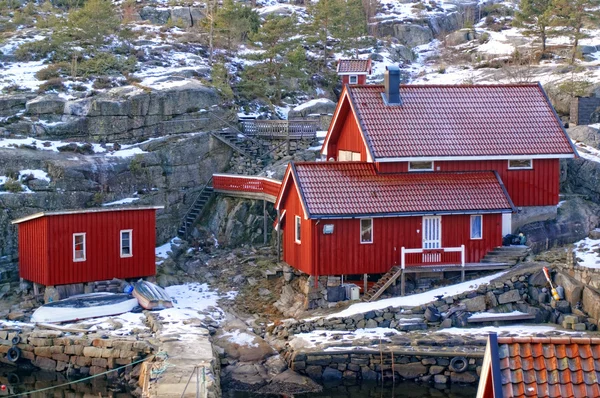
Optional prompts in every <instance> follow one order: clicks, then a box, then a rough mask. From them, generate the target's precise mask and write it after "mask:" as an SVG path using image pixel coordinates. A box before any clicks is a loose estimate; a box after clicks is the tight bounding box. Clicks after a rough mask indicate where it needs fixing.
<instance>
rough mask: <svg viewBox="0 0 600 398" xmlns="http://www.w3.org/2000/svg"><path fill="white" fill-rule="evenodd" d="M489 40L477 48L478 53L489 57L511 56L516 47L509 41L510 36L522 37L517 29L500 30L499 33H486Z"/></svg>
mask: <svg viewBox="0 0 600 398" xmlns="http://www.w3.org/2000/svg"><path fill="white" fill-rule="evenodd" d="M486 33H487V34H488V35H489V37H490V39H489V40H488V41H487V42H485V43H483V44H482V45H480V46H479V47H477V51H478V52H480V53H486V54H490V55H511V54H513V53H514V52H515V50H516V46H515V44H514V42H513V41H512V40H511V39H510V36H516V37H522V35H521V34H520V32H519V31H518V30H517V29H514V28H513V29H508V30H502V31H500V32H494V31H488V32H486Z"/></svg>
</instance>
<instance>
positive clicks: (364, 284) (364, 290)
mask: <svg viewBox="0 0 600 398" xmlns="http://www.w3.org/2000/svg"><path fill="white" fill-rule="evenodd" d="M368 277H369V275H367V274H364V276H363V295H365V294H367V278H368Z"/></svg>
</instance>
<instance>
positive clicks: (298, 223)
mask: <svg viewBox="0 0 600 398" xmlns="http://www.w3.org/2000/svg"><path fill="white" fill-rule="evenodd" d="M298 232H300V233H298ZM294 242H296V243H302V218H300V216H296V218H295V222H294Z"/></svg>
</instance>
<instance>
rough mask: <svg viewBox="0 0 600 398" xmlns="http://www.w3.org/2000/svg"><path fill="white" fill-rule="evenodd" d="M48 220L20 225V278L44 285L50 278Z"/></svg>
mask: <svg viewBox="0 0 600 398" xmlns="http://www.w3.org/2000/svg"><path fill="white" fill-rule="evenodd" d="M48 263H49V258H48V218H47V217H41V218H35V219H33V220H31V221H27V222H24V223H22V224H19V276H20V277H21V278H24V279H27V280H28V281H34V282H37V283H44V282H42V281H46V280H47V278H48Z"/></svg>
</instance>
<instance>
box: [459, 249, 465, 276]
mask: <svg viewBox="0 0 600 398" xmlns="http://www.w3.org/2000/svg"><path fill="white" fill-rule="evenodd" d="M460 267H461V269H460V280H461V282H464V281H465V245H460Z"/></svg>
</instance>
